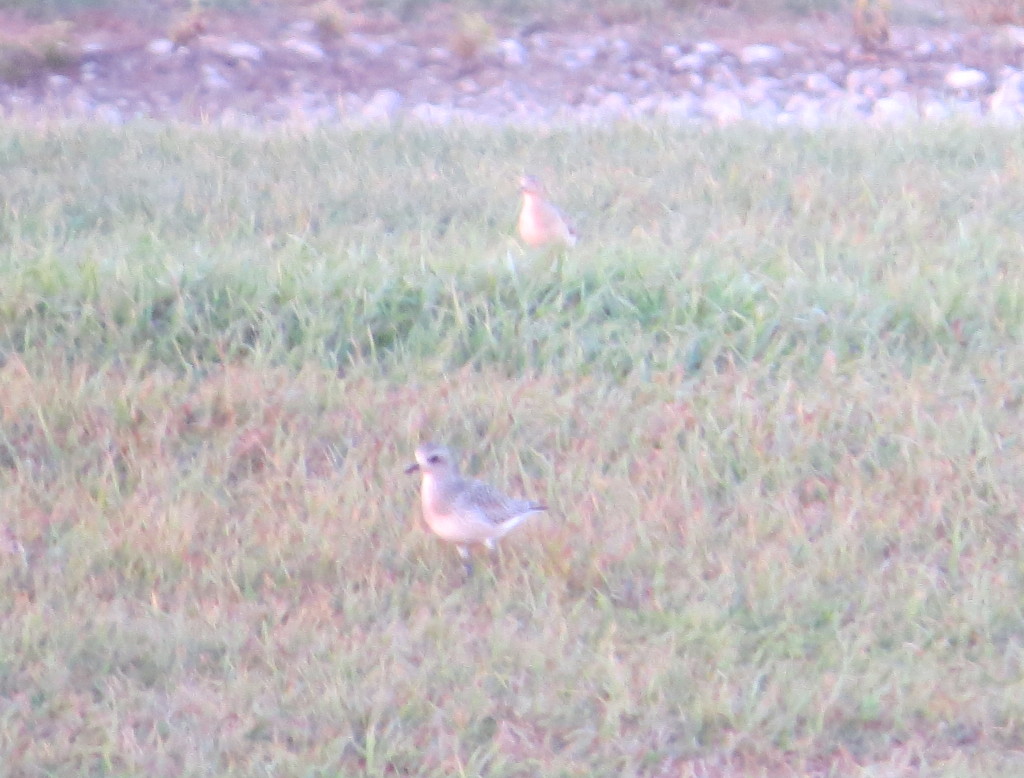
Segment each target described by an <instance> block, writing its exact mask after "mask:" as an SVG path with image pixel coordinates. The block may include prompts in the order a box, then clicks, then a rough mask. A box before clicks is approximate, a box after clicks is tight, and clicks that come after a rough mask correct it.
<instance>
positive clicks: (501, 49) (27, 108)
mask: <svg viewBox="0 0 1024 778" xmlns="http://www.w3.org/2000/svg"><path fill="white" fill-rule="evenodd" d="M282 13H283V12H279V13H278V14H277V15H267V14H260V15H259V17H258V18H253V17H251V16H249V17H230V16H224V17H221V18H218V19H203V20H202V21H201V23H197V24H196V25H195V29H194V30H184V31H183V30H182V29H181V27H180V25H179V27H178V28H176V29H173V30H171V29H169V28H166V27H165V28H160V27H159V26H153V25H150V26H148V27H147V26H145V25H141V24H138V23H131V22H129V21H126V20H124V19H114V18H102V17H92V18H89V19H84V20H76V21H75V25H74V32H73V41H72V44H73V52H74V54H73V56H67V57H66V58H64V59H65V60H66V61H59V62H57V63H56V64H55V65H54V66H53V67H49V66H48V67H42V68H39V69H38V70H37V71H32V72H29V73H25V72H19V73H14V74H8V77H7V79H6V80H5V81H2V82H0V107H2V110H3V113H4V114H5V115H6V116H8V117H18V118H23V119H29V120H31V119H46V118H53V117H70V118H86V119H96V120H99V121H103V122H107V123H111V124H120V123H123V122H126V121H130V120H133V119H139V118H153V119H158V120H175V121H183V122H205V123H224V124H231V125H242V126H262V125H266V124H275V123H297V124H301V125H304V126H308V125H320V124H336V123H359V122H388V121H393V120H398V119H403V118H412V119H415V120H419V121H423V122H428V123H436V124H443V123H446V122H451V121H468V122H483V123H502V122H513V123H524V124H530V123H550V122H560V121H565V120H583V121H608V120H616V119H620V118H636V117H645V116H656V117H663V118H664V119H666V120H669V121H678V122H708V123H713V124H719V125H724V124H729V123H731V122H736V121H739V120H753V121H756V122H760V123H764V124H796V125H808V126H814V125H819V124H822V123H832V122H845V121H855V120H870V121H879V122H894V121H902V120H907V119H911V118H915V117H921V118H925V119H939V118H943V117H948V116H963V117H966V118H970V119H981V118H986V117H988V118H992V119H998V120H1009V121H1016V120H1019V119H1021V118H1022V117H1024V28H1020V27H1005V26H1004V27H988V28H972V27H963V26H961V27H957V28H954V27H953V26H928V27H903V28H900V27H897V28H893V30H892V34H891V36H890V39H889V41H888V42H887V43H886V44H885V45H883V46H881V47H878V48H874V47H871V48H869V47H865V46H864V45H862V44H860V43H858V42H857V41H856V40H855V39H854V36H853V34H852V30H851V29H849V26H850V25H849V24H848V22H846V20H842V19H833V20H831V21H828V20H821V19H819V20H812V21H804V22H799V23H792V24H782V23H779V22H777V21H776V22H774V23H768V24H744V25H742V26H736V25H732V24H730V23H729V22H728V20H723V21H720V22H719V23H718V24H717V26H716V25H715V24H713V23H707V22H702V23H701V24H694V23H693V22H692V20H687V19H685V18H683V17H679V18H673V19H667V20H665V23H664V24H653V23H651V22H650V21H649V20H648V21H646V22H632V23H629V22H626V23H623V22H620V23H612V22H608V21H604V22H602V21H598V20H596V19H587V20H583V21H579V20H577V21H576V22H575V23H574V22H570V21H565V22H562V23H548V24H545V23H539V22H538V23H532V24H527V25H524V26H519V27H517V28H511V27H510V28H505V29H502V28H500V27H498V26H495V27H493V28H492V27H490V26H489V25H485V26H481V25H480V24H479V21H478V23H477V29H475V30H474V29H466V21H465V19H463V20H462V21H459V20H458V19H456V18H454V17H453V16H450V15H449V16H445V17H434V18H424V19H422V20H420V21H418V22H415V23H403V24H399V23H398V22H397V21H395V20H392V19H389V18H387V17H383V18H376V19H374V18H368V17H358V18H353V19H346V20H345V24H344V29H333V30H330V31H329V32H330V34H326V33H325V29H324V27H323V24H322V23H318V22H317V20H315V19H313V18H310V17H308V16H303V15H301V14H300V13H298V12H296V13H295V14H294V15H293V16H292V17H288V16H284V15H282ZM8 21H9V20H8ZM3 22H4V20H0V26H2V24H3ZM739 29H742V33H740V32H737V30H739ZM7 37H8V39H10V38H11V34H10V32H9V31H8V35H7ZM172 38H173V39H172ZM175 39H176V40H175ZM0 75H2V74H0Z"/></svg>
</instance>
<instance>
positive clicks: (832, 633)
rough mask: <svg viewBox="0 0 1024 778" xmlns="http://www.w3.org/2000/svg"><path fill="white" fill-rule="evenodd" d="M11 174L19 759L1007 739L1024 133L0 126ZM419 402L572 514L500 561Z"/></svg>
mask: <svg viewBox="0 0 1024 778" xmlns="http://www.w3.org/2000/svg"><path fill="white" fill-rule="evenodd" d="M524 168H525V169H528V170H530V171H532V172H535V173H537V174H538V175H540V176H541V177H542V178H544V179H546V180H547V181H548V183H549V188H550V189H551V190H552V192H553V195H554V197H555V199H557V200H558V201H559V203H560V204H561V205H562V206H563V207H564V208H565V209H566V210H567V211H568V212H570V213H571V214H573V215H574V216H575V217H576V219H577V221H578V223H579V226H580V229H581V232H582V234H583V236H584V238H583V241H582V243H581V245H580V246H579V247H577V249H576V250H574V251H573V252H572V253H571V254H569V255H567V256H565V257H564V258H562V259H561V261H559V259H558V258H557V257H550V256H543V255H541V256H533V255H531V254H527V253H524V252H522V251H521V250H520V249H519V248H518V247H517V246H516V244H515V241H514V239H513V237H512V225H513V223H514V219H515V215H516V191H515V180H516V177H517V175H518V174H519V173H520V172H521V171H522V170H523V169H524ZM0 180H3V181H4V199H3V201H2V211H0V355H2V357H3V364H2V367H0V395H2V396H3V398H4V402H3V405H2V409H3V410H2V413H3V416H2V423H0V468H2V469H0V499H2V504H3V506H4V514H3V517H4V518H3V525H2V529H3V535H2V536H0V555H2V556H0V561H2V563H0V625H2V626H0V700H2V701H3V702H2V703H0V753H2V754H4V755H5V758H4V759H3V760H2V762H0V776H7V775H10V776H21V775H51V774H52V775H97V776H99V775H110V776H115V775H116V776H136V775H140V776H141V775H146V776H164V775H167V776H172V775H173V776H182V775H185V776H205V775H217V776H234V775H237V776H249V775H254V774H260V773H272V774H274V775H278V776H292V775H295V776H299V775H302V776H306V775H325V776H326V775H362V774H366V775H438V776H440V775H453V774H455V775H487V776H575V775H580V776H582V775H587V776H591V775H593V776H621V775H691V774H692V775H708V774H713V775H726V776H759V775H764V776H769V775H770V776H775V775H809V774H815V775H864V776H867V775H896V774H899V775H922V776H924V775H927V776H935V775H949V776H956V775H966V774H969V775H1006V776H1013V775H1019V774H1020V771H1021V768H1022V765H1024V758H1022V757H1021V753H1022V749H1024V730H1022V725H1021V722H1022V720H1024V716H1022V714H1024V703H1022V702H1021V700H1024V685H1022V681H1021V678H1022V675H1021V665H1022V657H1024V639H1022V630H1021V627H1022V615H1024V614H1022V611H1024V598H1022V594H1024V587H1022V583H1024V558H1022V554H1021V550H1020V549H1021V530H1020V526H1019V525H1020V512H1021V506H1022V504H1024V486H1022V483H1024V482H1022V480H1021V475H1020V474H1021V473H1024V447H1022V442H1021V436H1020V415H1021V405H1022V403H1024V350H1022V346H1021V335H1022V329H1024V328H1022V324H1024V264H1022V262H1021V261H1020V254H1021V243H1022V239H1021V230H1020V225H1021V224H1022V223H1024V222H1022V208H1024V206H1021V198H1020V191H1021V184H1022V181H1024V138H1022V136H1021V135H1020V133H1019V132H1016V131H1012V130H1003V129H997V128H968V127H958V126H947V127H930V128H926V127H914V128H908V129H905V130H901V131H899V132H895V133H894V132H893V131H891V130H885V131H884V132H881V131H879V132H876V131H873V130H870V129H851V130H845V131H828V132H819V133H814V134H804V133H795V132H770V131H765V130H758V129H753V128H736V129H731V130H728V131H715V132H706V133H704V132H697V131H692V132H684V131H677V130H669V129H665V128H652V129H640V128H634V127H620V128H617V129H609V130H596V129H589V130H584V129H576V130H564V131H547V132H540V131H537V132H525V131H513V130H507V131H499V130H458V131H438V130H425V129H416V128H413V127H407V128H404V129H402V130H401V131H399V132H394V133H389V132H383V131H376V130H374V131H346V132H343V131H336V132H315V133H310V134H302V133H295V134H287V133H281V134H268V135H249V134H242V133H231V132H221V131H214V130H185V129H180V128H177V129H146V128H144V127H134V128H131V129H127V130H123V131H113V130H101V129H84V128H59V127H58V128H48V129H38V128H34V129H18V128H11V127H6V128H3V129H2V130H0ZM510 262H512V263H513V264H514V265H515V266H516V270H515V272H513V271H512V270H511V269H510ZM425 438H434V439H438V440H441V441H444V442H448V443H450V444H452V445H453V446H455V447H456V448H457V449H458V450H459V451H460V452H462V453H463V455H464V456H463V459H464V464H465V465H466V469H468V470H469V471H471V472H473V473H475V474H481V475H483V476H485V477H486V478H488V479H489V480H492V481H494V482H495V483H497V484H499V485H501V486H502V487H503V488H507V489H508V490H510V491H514V492H516V493H520V494H524V495H528V496H531V497H535V498H538V499H543V500H544V501H546V502H547V503H548V504H549V505H550V506H551V512H550V514H549V515H545V516H543V517H539V518H538V519H537V520H535V521H534V522H533V523H532V524H531V525H529V526H527V527H525V528H524V529H523V530H521V531H517V534H515V535H513V536H510V537H509V538H508V539H507V540H506V542H505V544H504V559H503V562H502V565H501V568H500V569H498V568H496V567H495V566H493V565H491V564H490V563H489V562H488V561H486V560H484V559H481V560H480V561H479V564H478V565H477V569H478V574H477V576H476V577H475V578H474V579H473V580H472V581H470V582H469V583H468V584H466V585H463V580H462V574H461V569H460V566H459V564H458V560H457V557H456V555H455V553H454V551H453V550H452V549H450V548H448V547H445V546H443V545H442V544H441V543H439V542H438V541H436V540H434V539H433V538H432V537H431V536H429V535H428V534H427V533H426V532H424V531H423V530H422V529H421V528H420V525H419V524H420V523H419V519H418V501H417V491H416V489H417V484H416V482H415V479H412V478H411V477H405V476H403V475H402V473H401V468H402V466H403V465H404V464H405V463H406V462H407V461H409V459H410V457H411V453H412V450H413V448H414V447H415V445H416V444H417V443H418V442H420V441H421V440H423V439H425Z"/></svg>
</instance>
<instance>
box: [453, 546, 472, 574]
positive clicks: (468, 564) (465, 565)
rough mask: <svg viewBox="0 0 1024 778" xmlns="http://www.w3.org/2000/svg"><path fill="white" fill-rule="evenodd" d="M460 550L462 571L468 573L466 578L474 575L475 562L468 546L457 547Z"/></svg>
mask: <svg viewBox="0 0 1024 778" xmlns="http://www.w3.org/2000/svg"><path fill="white" fill-rule="evenodd" d="M456 548H457V549H459V556H460V557H461V558H462V569H463V570H465V571H466V578H469V577H471V576H472V575H473V560H472V559H471V558H470V556H469V549H468V548H467V547H466V546H456Z"/></svg>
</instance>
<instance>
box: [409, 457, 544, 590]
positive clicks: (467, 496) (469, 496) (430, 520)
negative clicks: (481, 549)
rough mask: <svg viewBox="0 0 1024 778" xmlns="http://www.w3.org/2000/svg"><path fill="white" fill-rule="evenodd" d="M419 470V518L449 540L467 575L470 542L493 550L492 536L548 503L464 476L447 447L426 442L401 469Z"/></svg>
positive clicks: (470, 568)
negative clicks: (534, 500) (505, 493)
mask: <svg viewBox="0 0 1024 778" xmlns="http://www.w3.org/2000/svg"><path fill="white" fill-rule="evenodd" d="M417 471H419V472H420V473H421V474H422V477H423V480H422V482H421V485H420V502H421V506H422V510H423V519H424V521H426V523H427V526H428V527H430V530H431V531H432V532H433V533H434V534H435V535H437V536H438V537H439V538H441V539H442V540H446V541H448V542H449V543H454V544H455V547H456V548H457V549H458V552H459V557H460V558H461V559H462V564H463V567H464V569H465V571H466V576H467V577H469V576H471V575H472V574H473V562H472V559H471V557H470V553H469V547H470V546H471V545H473V544H477V543H482V544H483V545H485V546H486V547H487V549H488V550H489V551H490V552H491V553H492V554H493V553H496V551H497V542H498V540H500V539H501V538H503V537H504V536H505V535H506V534H508V532H509V531H511V530H512V529H514V528H515V527H517V526H519V524H521V523H522V522H523V521H524V520H525V519H527V518H529V517H530V516H533V515H534V514H537V513H540V512H542V511H546V510H547V509H548V508H547V506H546V505H543V504H541V503H539V502H533V501H532V500H519V499H513V498H512V497H508V496H506V495H504V494H502V493H501V492H499V491H498V490H497V489H495V488H494V487H493V486H491V485H490V484H486V483H484V482H483V481H478V480H476V479H471V478H463V477H462V475H460V473H459V466H458V464H457V463H456V461H455V457H454V456H453V454H452V452H451V450H450V449H448V448H447V447H445V446H441V445H438V444H436V443H425V444H423V445H421V446H420V447H419V448H417V449H416V461H415V462H413V463H412V464H411V465H409V466H408V467H407V468H405V472H406V474H407V475H408V474H411V473H415V472H417Z"/></svg>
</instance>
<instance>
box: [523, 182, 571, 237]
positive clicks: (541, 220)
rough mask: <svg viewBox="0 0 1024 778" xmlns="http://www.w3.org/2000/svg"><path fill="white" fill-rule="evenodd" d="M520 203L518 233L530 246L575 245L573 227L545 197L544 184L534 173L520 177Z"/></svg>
mask: <svg viewBox="0 0 1024 778" xmlns="http://www.w3.org/2000/svg"><path fill="white" fill-rule="evenodd" d="M519 191H520V192H521V193H522V195H523V205H522V208H521V209H520V210H519V223H518V225H517V226H518V228H519V237H520V238H522V239H523V243H525V244H526V245H527V246H529V247H530V248H534V249H536V248H540V247H542V246H553V245H560V246H566V247H568V246H575V245H576V238H577V236H576V230H575V228H574V227H573V226H572V224H571V223H570V222H569V219H568V218H567V217H566V215H565V214H564V213H562V212H561V211H560V210H559V209H558V207H557V206H555V205H554V204H553V203H551V202H550V201H549V200H548V199H547V192H546V191H545V189H544V185H543V184H541V182H540V181H538V180H537V179H536V178H534V177H533V176H523V177H522V178H521V179H519Z"/></svg>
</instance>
